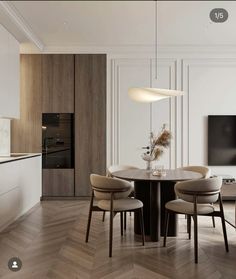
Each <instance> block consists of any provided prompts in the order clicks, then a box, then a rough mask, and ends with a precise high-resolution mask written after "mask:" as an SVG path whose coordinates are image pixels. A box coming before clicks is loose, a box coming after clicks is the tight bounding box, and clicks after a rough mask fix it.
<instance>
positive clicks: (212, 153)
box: [208, 115, 236, 166]
mask: <svg viewBox="0 0 236 279" xmlns="http://www.w3.org/2000/svg"><path fill="white" fill-rule="evenodd" d="M208 165H210V166H236V115H209V116H208Z"/></svg>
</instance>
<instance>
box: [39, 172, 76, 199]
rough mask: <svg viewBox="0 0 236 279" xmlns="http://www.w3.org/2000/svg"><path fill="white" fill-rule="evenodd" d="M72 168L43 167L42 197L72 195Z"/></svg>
mask: <svg viewBox="0 0 236 279" xmlns="http://www.w3.org/2000/svg"><path fill="white" fill-rule="evenodd" d="M73 196H74V170H73V169H44V170H43V197H73Z"/></svg>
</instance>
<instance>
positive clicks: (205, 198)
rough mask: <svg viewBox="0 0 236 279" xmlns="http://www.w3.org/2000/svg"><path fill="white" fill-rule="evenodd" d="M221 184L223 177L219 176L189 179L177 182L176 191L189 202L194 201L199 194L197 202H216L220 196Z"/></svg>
mask: <svg viewBox="0 0 236 279" xmlns="http://www.w3.org/2000/svg"><path fill="white" fill-rule="evenodd" d="M221 186H222V178H221V177H219V176H218V177H217V176H216V177H211V178H206V179H204V178H203V179H195V180H188V181H184V182H178V183H176V184H175V193H176V194H177V196H178V197H179V198H181V199H182V200H184V201H187V202H194V199H195V196H197V203H214V202H216V201H217V199H218V197H219V192H220V189H221Z"/></svg>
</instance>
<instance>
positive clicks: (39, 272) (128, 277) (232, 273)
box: [0, 201, 236, 279]
mask: <svg viewBox="0 0 236 279" xmlns="http://www.w3.org/2000/svg"><path fill="white" fill-rule="evenodd" d="M88 204H89V202H88V201H45V202H42V203H41V205H40V206H37V207H35V208H34V210H32V211H31V212H30V214H28V215H26V216H24V217H22V218H21V219H20V220H18V221H17V222H15V223H14V224H12V225H11V226H10V227H9V228H7V230H5V231H4V232H2V233H1V234H0V278H4V279H10V278H17V279H44V278H45V279H49V278H58V279H63V278H66V279H87V278H92V279H100V278H103V279H114V278H117V279H134V278H142V279H151V278H160V279H164V278H176V279H180V278H181V279H185V278H186V279H191V278H199V279H205V278H207V279H219V278H228V279H230V278H236V230H235V229H233V228H232V227H230V226H227V232H228V238H229V245H230V246H229V247H230V252H229V253H228V254H226V253H225V250H224V243H223V238H222V232H221V226H220V220H218V218H217V220H216V228H215V229H214V228H212V223H211V219H209V218H206V217H202V218H199V219H200V220H199V259H200V260H199V264H198V265H195V264H194V258H193V240H191V241H189V240H188V236H187V234H186V220H185V219H184V218H183V217H180V222H179V223H180V224H179V228H180V229H179V235H178V237H177V238H169V239H168V240H167V248H163V247H162V242H161V243H152V242H147V243H146V246H145V247H142V245H141V242H139V241H138V240H135V239H134V234H133V220H132V217H129V218H128V224H127V231H126V233H125V235H124V236H123V237H121V236H120V229H119V216H116V217H115V224H114V246H113V247H114V250H113V258H109V257H108V222H109V218H108V214H107V217H106V220H105V222H104V223H103V222H102V221H101V213H99V212H97V213H94V215H93V219H92V225H91V233H90V239H89V243H88V244H86V243H85V242H84V239H85V231H86V224H87V214H88ZM225 210H226V212H227V215H231V218H232V219H233V216H234V211H233V210H234V207H233V204H227V205H226V206H225ZM13 256H17V257H19V258H20V259H21V260H22V262H23V267H22V269H21V270H20V271H19V272H12V271H10V270H8V267H7V262H8V260H9V258H11V257H13Z"/></svg>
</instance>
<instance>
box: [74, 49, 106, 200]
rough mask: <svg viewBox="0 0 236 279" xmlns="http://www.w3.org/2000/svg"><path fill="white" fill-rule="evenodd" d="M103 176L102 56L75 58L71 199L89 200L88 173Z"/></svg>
mask: <svg viewBox="0 0 236 279" xmlns="http://www.w3.org/2000/svg"><path fill="white" fill-rule="evenodd" d="M105 172H106V55H104V54H96V55H94V54H78V55H75V195H76V196H89V195H90V193H91V187H90V180H89V176H90V173H97V174H103V175H104V174H105Z"/></svg>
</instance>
